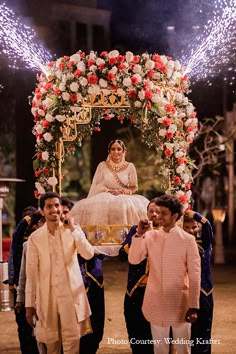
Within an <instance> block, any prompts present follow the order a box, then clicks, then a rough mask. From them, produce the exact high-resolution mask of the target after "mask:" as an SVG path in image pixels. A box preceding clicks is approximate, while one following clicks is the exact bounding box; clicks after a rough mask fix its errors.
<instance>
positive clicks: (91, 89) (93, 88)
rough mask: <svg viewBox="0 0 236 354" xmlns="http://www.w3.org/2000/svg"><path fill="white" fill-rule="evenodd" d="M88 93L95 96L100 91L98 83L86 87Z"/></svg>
mask: <svg viewBox="0 0 236 354" xmlns="http://www.w3.org/2000/svg"><path fill="white" fill-rule="evenodd" d="M88 93H89V94H90V95H94V96H96V95H98V94H99V93H100V87H99V86H98V85H92V86H90V87H89V88H88Z"/></svg>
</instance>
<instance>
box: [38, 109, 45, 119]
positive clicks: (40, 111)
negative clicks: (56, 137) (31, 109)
mask: <svg viewBox="0 0 236 354" xmlns="http://www.w3.org/2000/svg"><path fill="white" fill-rule="evenodd" d="M38 114H39V115H40V116H41V117H44V116H45V112H44V110H43V109H38Z"/></svg>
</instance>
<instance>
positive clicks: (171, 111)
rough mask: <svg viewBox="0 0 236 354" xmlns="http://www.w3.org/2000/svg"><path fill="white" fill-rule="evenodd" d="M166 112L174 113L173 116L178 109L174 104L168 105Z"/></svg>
mask: <svg viewBox="0 0 236 354" xmlns="http://www.w3.org/2000/svg"><path fill="white" fill-rule="evenodd" d="M165 110H166V112H168V113H172V114H174V113H175V112H176V108H175V106H173V105H172V104H166V105H165Z"/></svg>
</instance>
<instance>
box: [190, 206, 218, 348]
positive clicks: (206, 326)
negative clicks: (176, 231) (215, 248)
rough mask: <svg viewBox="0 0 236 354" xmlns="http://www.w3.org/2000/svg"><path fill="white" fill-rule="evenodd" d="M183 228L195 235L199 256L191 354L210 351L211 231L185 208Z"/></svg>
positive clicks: (206, 223) (198, 215)
mask: <svg viewBox="0 0 236 354" xmlns="http://www.w3.org/2000/svg"><path fill="white" fill-rule="evenodd" d="M183 228H184V230H185V231H186V232H188V233H190V234H191V235H193V236H195V238H196V241H197V244H198V248H199V254H200V257H201V292H200V309H199V310H198V318H197V321H196V322H195V323H193V324H192V327H191V339H192V340H194V346H192V347H191V348H192V349H191V353H192V354H199V353H207V354H210V353H211V342H210V339H211V328H212V318H213V305H214V304H213V294H212V293H213V285H212V276H211V253H212V241H213V232H212V227H211V224H210V222H209V221H208V220H207V219H206V218H205V217H203V216H202V215H201V214H199V213H197V212H195V211H193V210H187V211H186V212H185V214H184V220H183Z"/></svg>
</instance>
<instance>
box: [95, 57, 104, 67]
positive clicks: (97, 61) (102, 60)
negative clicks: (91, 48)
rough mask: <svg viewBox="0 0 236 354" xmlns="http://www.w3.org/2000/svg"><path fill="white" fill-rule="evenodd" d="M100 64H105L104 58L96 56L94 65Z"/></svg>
mask: <svg viewBox="0 0 236 354" xmlns="http://www.w3.org/2000/svg"><path fill="white" fill-rule="evenodd" d="M102 64H105V60H104V59H101V58H97V60H96V65H97V66H99V65H102Z"/></svg>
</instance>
